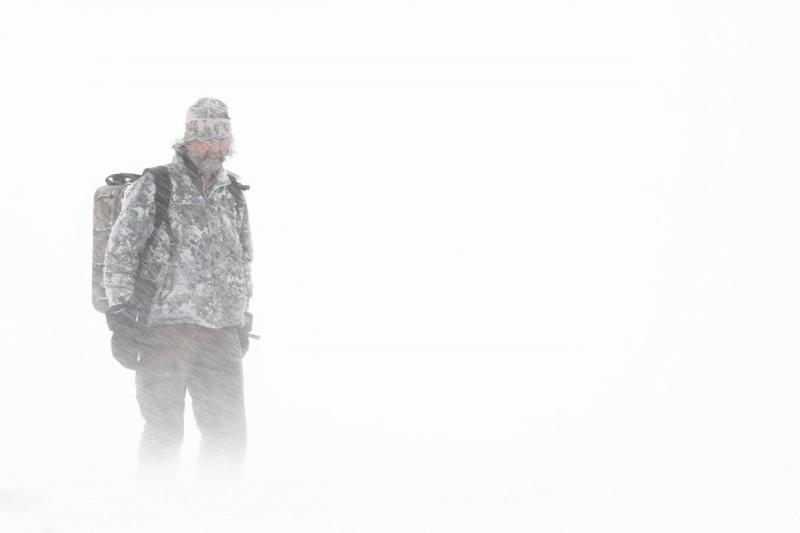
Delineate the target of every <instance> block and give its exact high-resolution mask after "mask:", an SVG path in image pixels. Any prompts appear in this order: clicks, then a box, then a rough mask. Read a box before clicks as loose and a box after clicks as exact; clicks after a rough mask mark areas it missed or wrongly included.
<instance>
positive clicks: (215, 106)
mask: <svg viewBox="0 0 800 533" xmlns="http://www.w3.org/2000/svg"><path fill="white" fill-rule="evenodd" d="M231 137H232V136H231V118H230V117H229V116H228V106H226V105H225V104H224V103H222V102H221V101H220V100H217V99H216V98H201V99H200V100H198V101H197V102H196V103H195V104H194V105H193V106H192V107H190V108H189V111H188V112H187V113H186V133H184V135H183V140H184V141H185V142H189V141H213V140H217V139H221V140H222V139H230V138H231Z"/></svg>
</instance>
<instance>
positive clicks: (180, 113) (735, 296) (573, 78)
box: [0, 0, 800, 533]
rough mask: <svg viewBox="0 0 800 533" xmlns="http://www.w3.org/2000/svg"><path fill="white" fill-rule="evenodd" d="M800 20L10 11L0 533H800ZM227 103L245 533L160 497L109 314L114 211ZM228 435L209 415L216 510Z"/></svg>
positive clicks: (165, 6) (502, 13)
mask: <svg viewBox="0 0 800 533" xmlns="http://www.w3.org/2000/svg"><path fill="white" fill-rule="evenodd" d="M798 11H800V10H798V9H797V8H796V7H794V5H793V3H790V2H764V3H761V4H759V5H758V6H755V5H754V4H753V3H751V2H702V1H700V2H689V1H675V2H660V3H642V2H634V1H632V0H631V1H620V0H612V1H611V2H604V3H598V2H591V1H588V0H575V1H572V2H562V3H549V4H548V3H541V5H540V4H537V3H532V2H503V1H499V2H470V1H466V2H464V1H462V2H454V1H450V2H448V1H446V0H428V1H426V2H418V1H414V0H411V1H407V2H393V3H388V2H366V1H362V2H359V1H352V0H343V1H341V2H324V1H303V0H301V1H296V2H271V3H270V2H265V3H263V4H257V3H248V2H241V1H232V2H228V3H227V4H224V5H223V3H221V2H219V3H215V2H207V1H202V0H197V1H194V2H170V1H163V2H152V1H149V0H147V1H141V2H138V3H136V4H128V5H121V4H117V3H113V2H88V1H75V2H70V3H59V2H45V1H33V2H28V3H26V4H25V5H24V6H21V7H15V8H12V9H10V11H9V10H8V9H7V10H6V14H5V15H4V16H3V19H4V20H3V22H2V23H0V28H1V29H0V58H2V65H3V82H2V85H0V94H2V95H3V99H2V102H3V111H2V113H0V116H2V117H3V121H2V125H0V141H2V147H3V148H4V154H3V157H2V166H3V169H4V172H3V178H4V180H3V181H4V182H5V186H4V187H3V190H4V195H5V201H4V202H3V207H2V210H1V211H0V217H2V218H1V219H0V220H1V221H2V224H0V237H2V243H3V245H4V249H5V252H4V253H3V256H2V257H3V262H2V274H3V275H2V278H0V279H1V280H0V284H1V285H0V288H1V289H2V295H3V298H2V301H3V302H4V305H3V307H2V308H1V309H2V311H0V318H2V324H3V331H4V334H3V335H2V336H0V349H1V350H2V354H3V355H2V357H0V406H2V408H1V410H0V414H2V421H3V424H4V427H3V430H2V435H3V437H2V438H0V530H3V531H31V532H34V531H35V532H39V531H59V532H61V531H76V532H78V531H80V532H86V531H103V532H109V531H162V530H163V531H218V530H225V531H268V530H272V531H304V532H309V531H325V532H329V531H347V532H353V531H370V532H377V531H459V532H463V531H533V530H540V531H570V532H572V531H591V532H599V531H611V532H615V533H618V532H622V531H631V532H642V531H648V532H656V531H665V532H674V531H754V530H756V528H757V529H758V530H761V531H797V528H798V527H800V515H798V511H797V506H796V505H795V504H794V503H795V502H796V500H797V497H798V496H800V490H798V484H797V481H796V480H797V478H798V475H800V459H799V458H800V454H799V453H798V451H799V450H800V431H798V425H797V419H798V416H797V415H798V406H800V389H798V387H797V382H798V379H799V378H800V360H798V357H797V353H798V350H799V349H800V335H798V330H797V328H796V327H795V324H796V322H797V320H798V317H799V316H800V313H799V312H798V302H800V285H799V284H798V282H800V276H799V275H798V273H799V272H800V268H799V267H800V245H799V244H798V240H797V238H796V235H797V234H798V230H799V229H800V211H798V209H797V207H796V205H797V198H798V194H799V193H800V186H798V183H797V180H796V177H797V175H798V170H800V162H798V157H797V150H796V148H795V147H796V146H797V143H798V140H800V139H799V137H800V134H799V133H798V127H797V124H798V123H799V119H800V99H798V98H797V95H798V90H800V74H798V68H797V65H798V61H799V60H800V36H798V33H797V31H796V20H797V16H798V15H800V12H798ZM202 96H212V97H216V98H220V99H222V100H223V101H225V102H226V103H227V104H228V106H229V109H230V114H231V118H232V124H233V130H234V135H235V140H236V148H237V153H236V155H235V156H234V157H233V158H232V159H230V160H229V162H228V163H227V167H228V168H229V169H231V170H233V171H234V172H237V173H238V174H240V175H241V176H242V177H243V179H244V181H245V182H247V183H249V184H250V185H251V186H252V189H251V191H249V193H248V202H249V205H250V211H251V221H252V224H253V226H254V230H253V232H254V240H255V263H254V271H253V272H254V285H255V292H256V295H255V298H254V300H253V301H252V304H251V308H252V311H253V312H254V314H255V316H256V327H255V330H256V332H257V333H260V334H261V335H262V339H261V340H260V341H257V342H254V343H253V347H252V349H251V352H250V353H249V354H248V355H247V358H246V367H245V372H246V388H247V408H248V417H249V424H250V449H249V455H248V464H247V469H246V474H245V478H244V481H243V486H242V489H241V491H240V493H238V495H237V496H236V498H235V500H234V501H230V502H228V505H229V507H226V508H224V509H223V510H222V511H219V512H212V511H209V510H208V509H206V508H205V507H203V506H200V507H197V506H195V504H196V503H197V501H196V500H194V499H193V497H192V496H185V497H183V496H180V495H172V496H171V498H172V499H170V500H168V501H166V503H165V501H151V502H150V503H151V505H149V506H148V505H142V504H141V502H139V503H137V504H135V505H134V504H131V503H130V501H131V498H133V496H131V495H132V494H133V493H134V489H133V487H134V485H135V450H136V441H137V439H138V433H139V430H140V425H141V421H140V419H139V415H138V411H137V407H136V402H135V398H134V390H133V376H132V374H131V373H129V372H128V371H125V370H123V369H122V368H121V367H119V366H118V365H117V364H116V363H115V362H114V361H113V360H112V358H111V356H110V353H109V348H108V337H109V335H108V332H107V330H106V329H105V325H104V319H103V317H102V315H100V314H98V313H96V312H95V311H93V309H92V308H91V301H90V277H91V276H90V273H91V267H90V263H91V209H92V193H93V192H94V189H95V188H96V187H97V186H99V185H100V184H102V180H103V178H104V177H105V176H106V175H108V174H111V173H114V172H138V171H140V170H141V169H143V168H145V167H148V166H152V165H157V164H163V163H165V162H167V161H168V160H169V158H170V157H171V152H170V146H171V144H172V142H173V141H174V140H176V139H177V138H178V137H179V136H180V135H181V134H182V129H183V119H184V115H185V112H186V109H187V107H188V106H189V105H191V104H192V103H193V102H194V101H195V100H196V99H197V98H199V97H202ZM197 439H198V437H197V433H196V431H195V430H194V426H193V421H192V419H191V415H190V411H187V439H186V446H185V449H184V457H183V464H182V472H183V475H184V478H185V489H186V494H190V493H191V487H192V481H191V479H192V475H193V460H194V453H195V451H196V445H197ZM3 523H5V524H6V526H3Z"/></svg>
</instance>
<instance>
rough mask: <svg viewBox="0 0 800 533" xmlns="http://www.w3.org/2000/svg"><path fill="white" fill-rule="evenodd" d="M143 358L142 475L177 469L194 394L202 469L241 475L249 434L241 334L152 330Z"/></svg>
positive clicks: (139, 380) (139, 389)
mask: <svg viewBox="0 0 800 533" xmlns="http://www.w3.org/2000/svg"><path fill="white" fill-rule="evenodd" d="M139 357H140V368H139V369H137V371H136V399H137V400H138V402H139V409H140V411H141V413H142V417H144V420H145V425H144V430H143V432H142V438H141V441H140V444H139V466H140V469H142V470H152V467H167V468H169V467H174V466H175V465H176V464H177V459H178V455H179V452H180V447H181V443H182V441H183V413H184V400H185V398H186V391H187V390H188V391H189V394H190V395H191V397H192V407H193V410H194V417H195V420H196V422H197V427H198V429H199V430H200V435H201V442H200V464H201V465H208V466H220V467H230V468H232V469H235V470H239V468H240V467H241V463H242V460H243V459H244V452H245V446H246V442H247V428H246V423H245V412H244V388H243V379H242V352H241V346H240V344H239V336H238V332H237V329H236V328H235V327H228V328H222V329H210V328H204V327H201V326H193V325H174V326H151V327H148V328H146V330H145V332H144V334H143V335H142V339H141V350H140V356H139Z"/></svg>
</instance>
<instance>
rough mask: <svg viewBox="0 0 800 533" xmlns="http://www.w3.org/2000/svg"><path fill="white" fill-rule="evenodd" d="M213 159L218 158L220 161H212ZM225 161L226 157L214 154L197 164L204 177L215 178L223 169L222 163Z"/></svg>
mask: <svg viewBox="0 0 800 533" xmlns="http://www.w3.org/2000/svg"><path fill="white" fill-rule="evenodd" d="M211 157H216V158H218V159H211ZM224 161H225V156H224V155H222V154H218V153H217V154H213V153H208V154H206V155H205V157H203V159H201V160H200V161H198V162H197V169H198V170H199V171H200V173H201V174H202V175H204V176H213V175H214V174H216V173H217V172H219V169H221V168H222V163H223V162H224Z"/></svg>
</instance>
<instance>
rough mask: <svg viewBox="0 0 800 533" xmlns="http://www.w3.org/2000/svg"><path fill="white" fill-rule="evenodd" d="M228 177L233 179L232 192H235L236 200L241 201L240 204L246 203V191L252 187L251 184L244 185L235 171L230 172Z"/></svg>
mask: <svg viewBox="0 0 800 533" xmlns="http://www.w3.org/2000/svg"><path fill="white" fill-rule="evenodd" d="M228 177H229V178H230V180H231V185H230V187H231V192H232V193H233V196H234V198H236V201H237V202H239V205H241V204H243V203H244V191H247V190H249V189H250V186H249V185H244V184H243V183H242V182H240V181H239V176H238V174H234V173H233V172H228Z"/></svg>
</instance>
